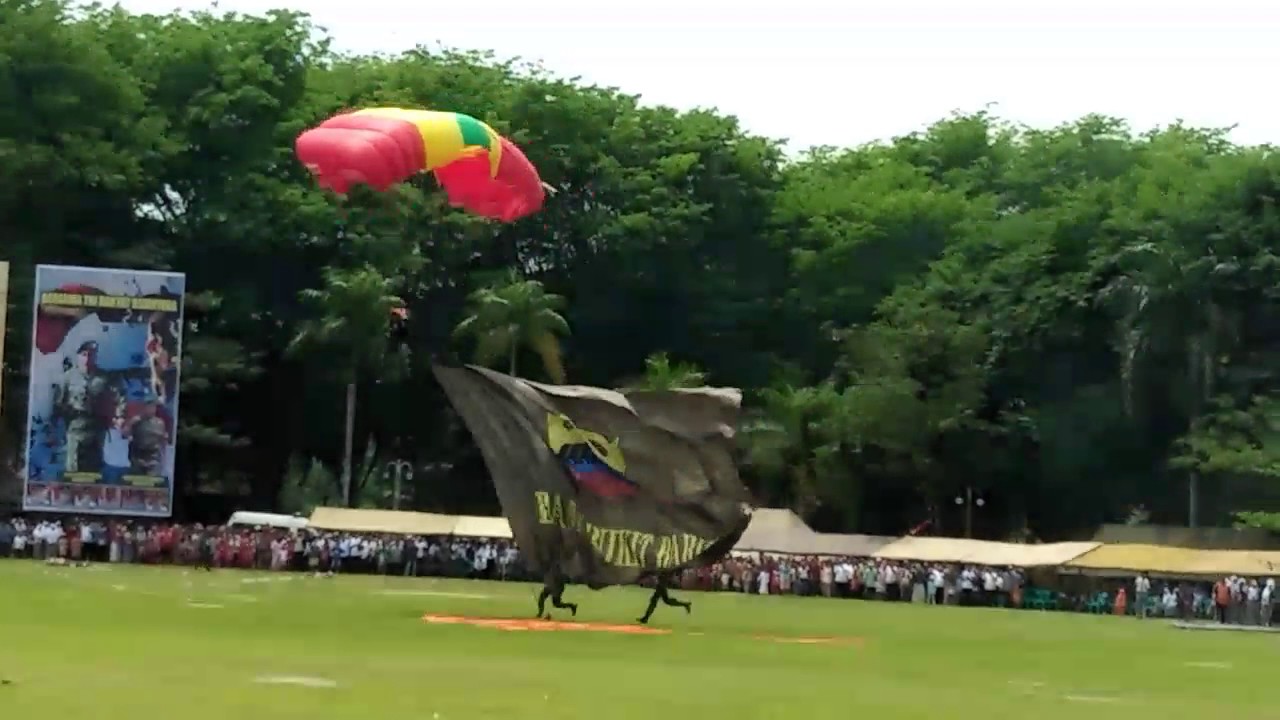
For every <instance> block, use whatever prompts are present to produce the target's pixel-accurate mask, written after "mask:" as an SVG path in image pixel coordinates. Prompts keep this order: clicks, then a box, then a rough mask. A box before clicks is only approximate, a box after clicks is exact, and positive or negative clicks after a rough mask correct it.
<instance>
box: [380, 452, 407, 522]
mask: <svg viewBox="0 0 1280 720" xmlns="http://www.w3.org/2000/svg"><path fill="white" fill-rule="evenodd" d="M384 477H389V478H391V482H392V487H393V488H394V489H393V490H392V495H391V509H392V510H399V509H400V488H401V484H402V483H403V482H404V481H406V480H412V479H413V463H411V462H409V461H408V460H392V461H391V462H389V463H387V469H386V475H385V476H384Z"/></svg>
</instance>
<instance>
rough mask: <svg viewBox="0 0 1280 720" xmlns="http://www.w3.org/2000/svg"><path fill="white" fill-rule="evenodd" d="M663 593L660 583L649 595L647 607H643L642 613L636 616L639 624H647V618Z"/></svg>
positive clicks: (663, 589)
mask: <svg viewBox="0 0 1280 720" xmlns="http://www.w3.org/2000/svg"><path fill="white" fill-rule="evenodd" d="M664 594H665V588H663V587H662V586H661V585H659V586H658V587H656V588H654V589H653V594H652V595H650V596H649V607H647V608H645V609H644V615H641V616H640V617H638V618H636V621H637V622H639V623H640V624H641V625H648V624H649V618H650V617H652V616H653V611H654V610H657V609H658V601H659V600H661V599H662V596H663V595H664Z"/></svg>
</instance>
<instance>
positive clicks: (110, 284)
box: [22, 265, 186, 517]
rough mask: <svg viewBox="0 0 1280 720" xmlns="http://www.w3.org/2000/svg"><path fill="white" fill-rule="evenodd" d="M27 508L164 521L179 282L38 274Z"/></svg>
mask: <svg viewBox="0 0 1280 720" xmlns="http://www.w3.org/2000/svg"><path fill="white" fill-rule="evenodd" d="M35 288H36V289H35V313H34V315H35V320H34V321H33V323H32V333H31V345H32V348H31V388H30V390H31V392H30V396H29V397H30V402H29V405H28V409H27V438H28V445H27V470H26V483H25V487H24V488H23V495H22V507H23V509H24V510H29V511H48V512H71V513H77V514H98V515H139V516H150V517H168V516H169V515H170V514H171V513H172V508H173V468H174V455H175V449H176V448H175V445H176V440H177V427H178V375H179V368H180V366H181V358H182V311H183V296H184V294H185V292H186V276H185V275H182V274H180V273H160V272H144V271H136V270H105V269H99V268H80V267H62V266H57V265H40V266H38V267H37V268H36V281H35Z"/></svg>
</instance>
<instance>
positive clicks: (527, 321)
mask: <svg viewBox="0 0 1280 720" xmlns="http://www.w3.org/2000/svg"><path fill="white" fill-rule="evenodd" d="M563 307H564V298H563V297H561V296H559V295H554V294H551V293H548V292H546V291H545V290H544V289H543V287H542V283H540V282H538V281H537V280H524V279H521V277H520V275H519V274H518V273H516V272H515V271H514V270H513V271H512V272H511V273H510V274H508V275H506V276H505V277H504V278H503V279H502V280H499V281H497V282H496V283H494V284H492V285H490V286H488V287H482V288H480V289H479V290H476V291H475V292H473V293H471V295H469V296H468V297H467V316H466V317H465V318H463V320H462V322H460V323H458V326H457V327H456V328H454V335H455V336H457V337H464V338H472V339H473V340H475V346H476V349H475V361H476V362H477V363H479V364H481V365H491V364H493V363H494V362H495V361H497V360H500V359H505V360H506V369H507V372H508V373H509V374H511V375H515V374H516V371H517V369H518V368H517V365H516V359H517V357H518V355H519V353H520V350H521V348H528V349H530V350H533V351H534V352H536V353H537V354H538V357H539V358H541V360H542V369H543V371H544V372H545V373H546V374H547V377H549V378H550V379H551V381H552V382H557V383H563V382H564V379H565V372H564V360H563V358H562V356H561V350H560V338H561V337H562V336H564V335H568V334H569V323H568V322H567V321H566V320H565V319H564V316H563V315H561V314H560V311H561V309H562V308H563Z"/></svg>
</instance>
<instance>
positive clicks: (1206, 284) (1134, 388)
mask: <svg viewBox="0 0 1280 720" xmlns="http://www.w3.org/2000/svg"><path fill="white" fill-rule="evenodd" d="M1117 261H1118V262H1117V264H1118V265H1120V266H1121V273H1120V274H1118V275H1117V276H1116V277H1115V278H1113V279H1112V280H1111V281H1110V282H1109V283H1108V284H1107V286H1106V287H1104V288H1103V289H1102V291H1101V292H1100V293H1099V300H1100V301H1101V302H1104V303H1108V302H1114V303H1115V304H1116V306H1117V309H1118V313H1117V315H1118V321H1117V325H1116V335H1117V343H1116V345H1117V350H1118V351H1119V355H1120V381H1121V387H1122V391H1123V400H1124V403H1125V410H1126V411H1127V412H1129V413H1136V412H1137V410H1136V409H1135V408H1136V406H1137V405H1138V404H1139V398H1138V396H1139V394H1140V393H1139V390H1138V386H1139V385H1140V383H1139V382H1138V381H1139V379H1140V378H1141V375H1142V373H1143V372H1144V371H1147V372H1151V371H1159V372H1166V373H1167V372H1169V371H1173V372H1174V373H1177V374H1180V375H1181V378H1178V379H1176V380H1174V383H1175V389H1176V390H1180V391H1181V393H1180V394H1181V396H1182V398H1183V403H1184V404H1185V410H1186V413H1187V417H1188V424H1189V426H1191V427H1195V426H1196V425H1198V424H1199V422H1200V420H1201V418H1202V417H1203V416H1204V415H1205V413H1206V412H1207V410H1208V406H1209V404H1210V402H1211V399H1212V398H1213V397H1214V395H1215V394H1216V392H1217V382H1216V381H1217V367H1216V363H1215V362H1214V358H1215V357H1216V356H1217V355H1218V354H1219V353H1220V352H1222V348H1223V346H1225V345H1227V344H1229V342H1230V339H1231V336H1232V335H1233V334H1234V328H1233V326H1234V319H1233V318H1232V317H1231V314H1230V313H1229V312H1228V309H1227V308H1225V307H1224V306H1223V305H1222V304H1220V303H1219V302H1217V300H1216V299H1215V297H1214V292H1213V291H1214V289H1215V286H1219V285H1221V284H1223V283H1224V282H1225V281H1227V280H1229V278H1230V277H1231V276H1232V275H1233V274H1234V272H1235V270H1236V269H1235V267H1234V265H1233V263H1231V262H1229V261H1224V260H1220V259H1219V258H1217V257H1216V256H1214V254H1213V253H1212V252H1202V253H1200V254H1199V255H1194V254H1191V253H1189V252H1188V251H1187V250H1186V249H1184V248H1182V247H1179V246H1177V245H1174V244H1172V243H1165V244H1164V245H1161V244H1156V243H1139V244H1136V245H1133V246H1131V247H1127V248H1125V249H1123V250H1122V251H1121V252H1120V253H1118V255H1117ZM1173 377H1175V378H1177V375H1174V376H1173ZM1187 479H1188V490H1187V494H1188V500H1187V524H1188V525H1189V526H1191V527H1196V526H1197V525H1198V524H1199V515H1200V512H1199V509H1200V473H1199V471H1198V469H1197V468H1195V467H1191V468H1188V472H1187Z"/></svg>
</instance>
